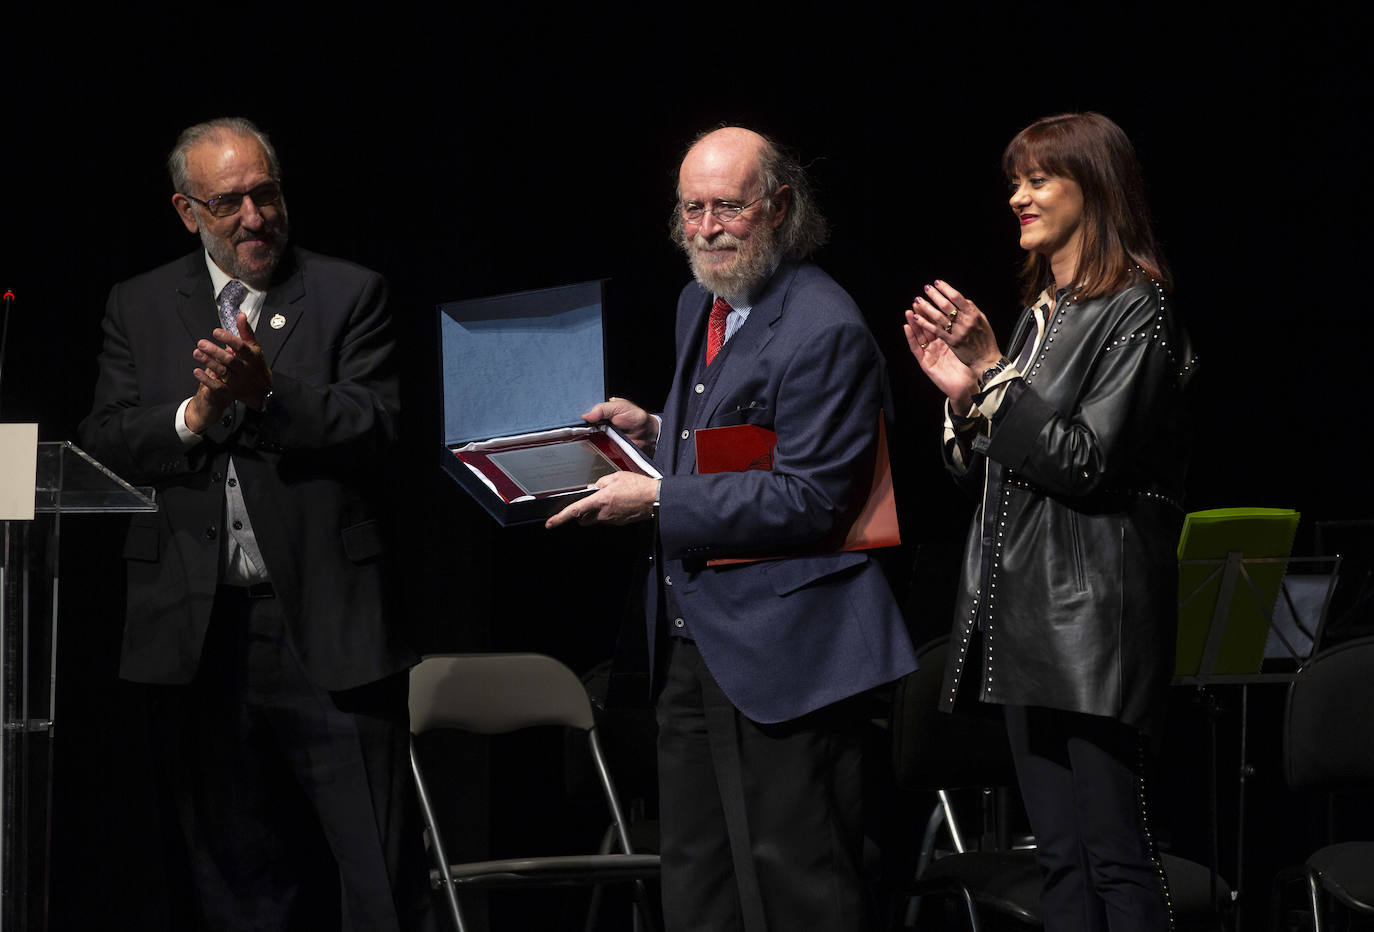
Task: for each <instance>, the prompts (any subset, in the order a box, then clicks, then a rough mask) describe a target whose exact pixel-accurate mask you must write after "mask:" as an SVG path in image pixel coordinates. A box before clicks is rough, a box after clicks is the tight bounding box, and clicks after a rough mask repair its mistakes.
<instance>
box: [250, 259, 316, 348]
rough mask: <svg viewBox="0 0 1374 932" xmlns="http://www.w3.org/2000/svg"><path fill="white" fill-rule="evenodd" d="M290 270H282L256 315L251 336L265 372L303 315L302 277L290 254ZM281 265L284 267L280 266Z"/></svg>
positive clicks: (303, 291)
mask: <svg viewBox="0 0 1374 932" xmlns="http://www.w3.org/2000/svg"><path fill="white" fill-rule="evenodd" d="M286 258H287V259H288V261H290V263H291V264H290V267H289V268H285V269H283V270H282V273H281V274H279V277H278V282H277V283H275V284H273V285H272V287H271V288H269V289H267V300H265V301H263V303H262V313H261V314H259V315H258V326H257V329H255V330H254V331H253V334H254V335H255V336H256V337H257V338H258V345H259V346H261V347H262V353H263V356H264V357H265V358H266V359H267V365H268V368H271V367H272V366H274V365H276V362H277V356H278V354H280V353H281V348H282V346H283V345H284V344H285V343H286V340H287V338H288V337H290V336H291V333H292V331H293V330H295V329H296V325H297V324H298V323H300V319H301V316H302V315H303V314H304V313H305V308H306V302H305V301H302V300H301V299H302V298H304V297H305V277H304V276H303V275H302V274H301V263H300V261H299V259H297V258H296V257H295V254H294V251H293V252H292V253H288V254H287V257H286ZM283 264H285V263H283Z"/></svg>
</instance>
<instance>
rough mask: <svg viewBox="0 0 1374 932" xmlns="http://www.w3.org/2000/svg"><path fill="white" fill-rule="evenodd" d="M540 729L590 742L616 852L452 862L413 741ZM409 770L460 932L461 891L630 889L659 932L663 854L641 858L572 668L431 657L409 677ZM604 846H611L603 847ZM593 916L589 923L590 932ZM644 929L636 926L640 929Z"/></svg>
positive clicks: (513, 658) (531, 657)
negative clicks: (655, 901) (655, 887)
mask: <svg viewBox="0 0 1374 932" xmlns="http://www.w3.org/2000/svg"><path fill="white" fill-rule="evenodd" d="M535 725H563V726H566V727H568V728H576V729H579V730H581V731H583V732H585V733H586V735H587V742H588V746H589V748H590V750H591V756H592V761H593V763H594V764H595V766H596V770H597V775H598V777H599V779H600V784H601V788H602V791H603V793H604V795H605V797H606V805H607V807H608V809H609V810H610V817H611V828H610V830H609V833H610V834H612V835H613V838H614V841H615V842H616V843H618V845H619V847H620V851H619V852H618V853H607V852H604V851H603V852H598V853H588V854H576V855H561V856H553V857H529V858H507V859H502V860H495V861H480V862H474V863H459V864H455V863H452V862H450V861H449V858H448V855H447V853H446V848H445V845H444V840H443V835H442V833H441V832H440V830H439V826H438V823H437V821H436V820H435V817H434V807H433V805H432V801H431V800H432V793H431V789H430V787H429V786H428V785H427V783H426V781H425V778H424V774H423V773H422V771H421V768H420V762H419V759H418V757H417V755H416V753H415V741H414V736H415V735H420V734H424V733H425V732H428V731H431V730H433V729H440V728H454V729H459V730H462V731H468V732H473V733H476V734H485V735H490V734H504V733H506V732H511V731H518V730H520V729H522V728H529V727H532V726H535ZM410 731H411V736H412V738H411V743H410V764H411V771H412V773H413V774H414V777H415V788H416V791H417V792H418V793H419V797H420V807H421V810H422V813H423V816H424V821H425V828H426V829H427V830H428V832H429V838H430V842H431V845H430V847H431V852H432V854H433V856H434V862H435V867H434V868H433V869H432V870H431V871H430V883H431V885H432V886H433V888H434V889H436V890H438V889H442V890H443V891H444V894H445V897H446V898H447V901H448V906H449V911H450V913H451V914H452V917H453V923H454V926H455V927H456V928H457V929H458V932H466V929H465V927H464V925H463V915H462V910H461V908H460V907H459V903H458V888H460V887H483V888H487V887H506V886H522V885H527V886H565V885H577V886H594V887H599V886H600V885H602V884H605V883H627V882H628V883H633V884H634V886H635V898H636V903H637V906H638V915H637V919H638V920H639V921H642V923H643V925H644V927H646V928H649V929H653V928H654V920H653V915H654V913H653V910H652V909H651V908H650V904H649V897H648V892H647V890H646V888H645V885H644V881H646V880H655V879H657V877H658V874H659V858H658V855H656V854H635V853H634V852H633V849H632V847H631V843H630V834H629V828H628V825H627V823H626V821H625V815H624V809H623V808H622V807H621V805H620V799H619V797H618V796H617V795H616V791H615V786H614V784H613V782H612V780H611V774H610V771H609V770H608V769H607V767H606V758H605V756H604V755H603V753H602V751H601V744H600V742H599V741H598V739H597V734H596V721H595V719H594V717H593V714H592V705H591V700H590V699H589V698H588V697H587V691H586V689H585V688H583V686H582V683H581V682H580V681H579V680H578V678H577V677H576V675H574V674H573V672H572V671H571V670H569V669H568V668H567V667H566V666H564V665H563V664H561V663H559V662H558V661H557V660H554V659H553V658H552V657H546V656H543V655H542V654H447V655H434V656H430V657H426V658H424V659H423V660H422V661H421V662H420V663H419V664H418V665H417V666H416V667H415V668H414V669H412V670H411V671H410ZM603 847H604V846H603ZM594 922H595V916H594V913H593V914H589V915H588V918H587V923H588V925H587V927H588V929H591V928H592V926H593V923H594ZM637 925H638V923H637Z"/></svg>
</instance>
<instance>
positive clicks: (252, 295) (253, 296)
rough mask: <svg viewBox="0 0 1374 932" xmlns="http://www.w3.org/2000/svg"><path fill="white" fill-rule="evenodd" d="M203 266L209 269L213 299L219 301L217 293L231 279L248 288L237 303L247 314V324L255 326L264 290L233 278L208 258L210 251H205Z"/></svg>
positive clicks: (264, 294)
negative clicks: (246, 292) (241, 299)
mask: <svg viewBox="0 0 1374 932" xmlns="http://www.w3.org/2000/svg"><path fill="white" fill-rule="evenodd" d="M205 267H206V268H208V269H209V270H210V287H211V288H212V289H213V290H214V293H215V301H216V302H218V301H219V293H220V292H221V291H223V290H224V286H225V285H227V284H229V283H230V282H232V281H237V282H238V283H239V284H241V285H243V287H245V288H247V289H248V294H246V295H244V296H243V301H242V302H240V304H239V309H240V310H242V311H243V312H244V313H245V314H247V315H248V326H250V327H256V326H257V313H258V309H259V308H260V307H262V299H263V298H264V297H265V296H266V295H267V292H265V291H259V290H258V289H256V288H254V287H253V286H252V285H250V284H248V283H247V282H246V281H244V280H243V279H241V278H240V279H235V278H234V277H233V276H231V275H229V274H228V273H227V272H225V271H224V269H222V268H220V267H219V266H218V265H216V264H215V260H214V259H211V258H210V253H209V252H207V253H205Z"/></svg>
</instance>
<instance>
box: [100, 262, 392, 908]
mask: <svg viewBox="0 0 1374 932" xmlns="http://www.w3.org/2000/svg"><path fill="white" fill-rule="evenodd" d="M386 297H387V295H386V285H385V283H384V282H383V280H382V279H381V277H380V276H378V275H377V274H376V273H374V272H371V271H369V270H367V269H364V268H362V267H360V266H357V265H354V264H352V263H349V262H344V261H341V260H338V259H332V258H328V257H325V256H320V255H316V254H313V253H309V252H306V251H304V250H291V251H289V252H288V253H287V254H286V255H285V256H284V257H283V259H282V263H281V266H280V267H279V269H278V271H277V275H276V278H275V279H274V281H273V283H272V285H271V287H270V288H269V289H268V291H267V295H266V298H265V300H264V301H263V304H262V307H261V310H260V314H259V320H258V326H257V328H256V330H255V332H256V335H257V339H258V342H259V344H260V345H261V347H262V349H263V352H264V354H265V356H266V360H267V364H268V365H269V367H270V368H271V369H272V372H273V394H272V397H271V400H270V402H269V403H268V405H267V406H266V408H265V409H264V410H263V411H262V412H257V411H252V410H249V409H247V408H245V406H243V405H241V404H236V405H234V406H233V408H232V409H230V410H229V411H227V412H226V413H225V416H224V417H223V419H222V420H221V422H220V423H218V424H216V425H214V426H212V427H211V428H209V429H208V430H207V431H206V432H205V435H204V438H203V439H202V440H201V441H200V442H199V443H197V444H195V445H193V446H190V447H186V446H185V445H184V444H183V443H182V441H181V439H180V438H179V437H178V435H177V432H176V429H175V427H174V417H175V414H176V411H177V408H178V406H179V405H180V404H181V402H182V401H183V400H184V399H186V398H187V397H189V396H190V395H192V394H193V393H194V392H195V389H196V386H197V383H196V382H195V380H194V377H193V376H192V374H191V369H192V368H193V366H194V362H193V360H192V359H191V350H192V348H193V347H194V346H195V343H196V341H197V340H199V339H203V338H208V337H209V335H210V332H211V331H212V330H213V329H214V328H215V327H216V326H218V325H219V324H218V315H217V311H216V307H215V300H214V295H213V290H212V284H211V279H210V276H209V273H208V270H207V268H206V258H205V254H204V253H203V252H199V251H197V252H195V253H193V254H191V255H189V256H187V257H185V258H184V259H181V260H180V261H177V262H173V263H171V264H169V265H166V266H163V267H161V268H159V269H156V270H154V271H152V272H149V273H147V274H144V275H141V276H139V277H137V278H134V279H131V280H129V281H127V282H124V283H122V284H119V285H117V286H115V288H114V289H113V290H112V291H111V294H110V299H109V303H108V306H107V308H106V314H105V320H104V323H103V329H104V349H103V351H102V353H101V356H100V370H99V380H98V383H97V387H96V394H95V403H94V407H93V410H92V412H91V414H90V415H89V416H88V417H87V418H86V419H85V420H84V421H83V422H82V424H81V427H80V438H81V443H82V445H83V447H84V448H85V449H87V450H88V451H89V452H90V453H91V454H92V455H93V456H95V457H96V458H97V459H99V460H100V461H101V462H103V463H104V464H105V465H106V466H108V467H110V468H111V469H113V470H114V471H115V472H116V473H118V474H119V475H120V476H122V477H124V478H125V479H127V480H129V481H131V482H134V483H139V484H151V485H154V486H156V488H157V490H158V500H159V508H158V511H157V512H156V513H153V514H144V515H136V516H134V517H133V518H132V520H131V523H130V527H129V532H128V538H127V540H126V544H125V552H124V556H125V559H126V564H127V568H128V606H127V609H128V611H127V621H126V625H125V630H124V641H123V649H122V657H121V664H120V674H121V676H122V677H123V678H125V679H127V680H131V681H134V682H138V683H146V684H153V686H154V688H153V689H152V692H153V693H154V698H153V707H154V709H155V714H156V716H157V719H158V720H157V721H155V723H154V726H155V727H156V728H157V729H158V733H159V734H160V735H161V736H162V738H163V740H162V742H161V743H162V745H163V750H164V757H165V760H164V765H165V771H166V773H167V775H168V778H169V780H170V785H171V790H172V793H173V795H174V796H175V804H176V806H177V809H178V817H179V819H180V822H181V825H182V829H183V833H184V834H185V836H186V841H187V846H188V850H189V853H190V864H191V871H192V874H193V878H194V880H195V882H196V886H197V892H198V893H199V897H200V901H201V908H202V910H203V912H204V916H203V919H204V921H205V922H206V923H207V924H208V925H209V926H211V927H216V928H220V927H223V928H260V927H261V928H275V927H278V926H281V925H285V924H288V922H297V923H299V924H301V927H311V924H310V922H309V921H306V920H304V919H302V918H301V917H300V915H299V912H300V907H299V903H298V899H299V898H298V896H297V893H298V889H297V888H298V887H299V886H300V883H305V884H307V885H308V884H309V883H310V881H311V874H312V868H310V867H309V865H311V864H318V863H321V862H322V863H323V864H324V865H325V866H324V868H323V869H322V870H320V869H314V875H316V876H317V875H319V874H320V873H324V874H326V875H328V874H330V873H331V872H333V871H334V870H335V867H337V875H338V880H337V885H338V887H339V888H340V889H339V896H340V899H339V901H338V905H337V906H336V907H335V908H337V909H338V910H339V911H340V912H341V913H342V923H343V927H344V928H354V929H362V928H367V929H373V928H377V929H385V928H396V927H398V926H399V925H401V924H403V923H405V922H406V918H405V916H404V915H400V916H398V909H397V907H396V905H395V902H396V901H397V900H404V899H405V897H404V896H401V895H400V894H399V892H397V891H399V890H400V889H401V887H403V886H405V884H406V879H405V878H404V877H403V872H404V870H405V869H406V867H407V866H408V865H405V866H403V865H402V864H401V860H402V858H401V852H402V850H403V849H404V848H405V847H406V846H405V844H404V841H405V839H404V838H403V837H402V832H401V823H402V819H401V812H402V810H403V808H404V806H405V805H406V804H407V802H408V801H407V799H406V796H405V795H404V794H405V793H406V792H407V787H406V782H405V758H406V751H405V736H406V733H407V724H406V699H405V674H404V671H405V670H406V669H407V668H408V666H409V665H410V664H412V663H413V662H414V659H415V658H414V655H413V654H412V652H411V651H410V650H409V649H408V648H407V647H406V646H405V645H404V644H403V643H402V642H401V640H400V639H399V638H398V636H397V634H396V632H395V631H394V630H393V628H392V626H391V624H390V623H389V622H390V621H391V618H390V615H391V612H390V609H389V604H390V600H391V592H390V587H391V585H392V584H391V582H390V581H389V576H388V572H387V562H386V552H385V551H386V543H385V541H386V537H385V535H384V533H383V532H382V528H381V525H380V523H379V517H380V506H379V503H378V501H377V491H378V481H377V473H378V468H379V466H380V463H381V460H382V458H383V457H384V456H385V455H386V453H387V451H388V450H389V448H390V446H391V444H392V442H393V440H394V437H395V430H396V417H397V407H398V392H397V372H396V363H395V357H394V352H393V350H394V338H393V335H392V330H391V322H390V317H389V315H388V311H387V307H386ZM231 456H232V458H233V464H234V469H235V472H236V474H237V482H238V483H239V484H240V486H241V490H242V494H243V499H244V502H245V504H246V507H247V511H248V515H249V518H250V520H251V522H252V528H253V532H254V535H255V537H256V539H257V543H258V547H259V549H260V551H261V553H262V556H263V561H264V562H265V564H266V570H267V572H268V573H269V574H270V577H271V592H272V595H271V596H269V597H267V598H256V597H253V598H250V597H249V594H248V593H247V592H246V591H245V590H243V589H236V588H234V587H226V586H221V585H219V583H220V577H219V574H220V563H221V551H222V548H223V543H224V542H223V540H222V535H223V534H224V533H227V529H226V528H223V527H222V526H221V525H222V522H223V521H224V515H225V483H226V481H232V480H230V477H229V475H228V464H229V459H230V457H231ZM259 594H260V593H253V595H255V596H256V595H259ZM312 846H313V847H312ZM331 854H332V856H333V864H332V865H331V864H330V862H329V855H331ZM302 865H306V867H305V868H304V869H303V868H302ZM295 874H303V875H304V876H305V880H304V881H300V882H298V881H297V880H296V879H293V875H295ZM416 876H419V875H418V873H417V874H416ZM327 879H329V880H330V881H333V878H332V877H328V878H327ZM393 887H395V888H396V889H395V890H393ZM293 909H294V910H295V912H294V913H293ZM402 913H404V909H402ZM293 916H294V918H293ZM317 920H318V917H317ZM317 920H316V921H317Z"/></svg>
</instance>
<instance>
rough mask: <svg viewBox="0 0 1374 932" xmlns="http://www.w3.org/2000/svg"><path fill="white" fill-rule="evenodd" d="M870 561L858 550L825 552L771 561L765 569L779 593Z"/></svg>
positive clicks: (791, 590) (866, 555)
mask: <svg viewBox="0 0 1374 932" xmlns="http://www.w3.org/2000/svg"><path fill="white" fill-rule="evenodd" d="M867 562H868V554H866V553H861V552H858V551H850V552H848V553H823V554H818V555H816V556H814V557H793V558H792V559H790V560H779V561H777V562H776V563H770V564H769V565H768V566H767V568H766V569H765V570H764V572H765V573H767V574H768V581H769V582H770V583H771V584H772V586H773V591H774V592H776V593H777V594H778V595H787V594H788V593H789V592H796V591H797V590H798V589H801V588H802V587H803V586H809V585H811V584H812V583H814V582H815V581H816V580H818V579H824V578H825V577H827V576H833V575H835V574H836V573H842V572H844V571H845V570H847V569H850V568H852V567H855V566H859V565H861V564H864V563H867Z"/></svg>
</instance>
